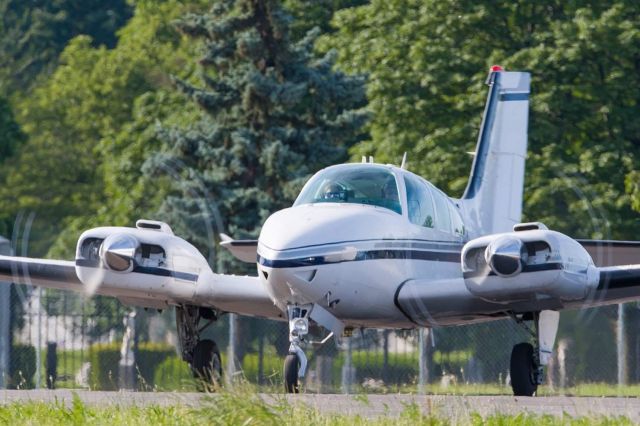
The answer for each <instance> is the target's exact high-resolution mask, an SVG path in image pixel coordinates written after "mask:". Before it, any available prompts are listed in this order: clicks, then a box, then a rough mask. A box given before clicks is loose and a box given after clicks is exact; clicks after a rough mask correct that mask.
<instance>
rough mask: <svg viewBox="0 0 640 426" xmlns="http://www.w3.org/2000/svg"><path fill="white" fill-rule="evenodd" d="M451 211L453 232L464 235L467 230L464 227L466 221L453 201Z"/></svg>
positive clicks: (450, 206) (450, 205)
mask: <svg viewBox="0 0 640 426" xmlns="http://www.w3.org/2000/svg"><path fill="white" fill-rule="evenodd" d="M449 211H450V213H451V224H452V225H453V233H454V234H456V235H458V236H460V237H464V235H465V233H466V231H465V229H464V222H463V221H462V217H460V213H458V209H457V208H456V207H455V206H454V205H453V204H451V203H449Z"/></svg>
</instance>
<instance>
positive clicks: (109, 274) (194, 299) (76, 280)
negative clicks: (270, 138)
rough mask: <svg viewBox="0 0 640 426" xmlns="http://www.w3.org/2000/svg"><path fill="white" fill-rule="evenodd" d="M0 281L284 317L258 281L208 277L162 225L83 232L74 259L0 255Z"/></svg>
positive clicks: (201, 261) (138, 302)
mask: <svg viewBox="0 0 640 426" xmlns="http://www.w3.org/2000/svg"><path fill="white" fill-rule="evenodd" d="M147 222H149V221H147ZM147 224H148V223H147ZM167 228H168V227H167ZM0 279H2V280H5V281H6V282H13V283H17V284H26V285H34V286H40V287H45V288H52V289H59V290H71V291H75V292H78V293H82V294H85V295H87V296H92V295H94V294H97V295H104V296H111V297H115V298H117V299H119V300H120V301H122V302H123V303H125V304H129V305H135V306H141V307H151V308H167V307H169V306H180V305H191V306H202V307H210V308H214V309H216V310H218V311H221V312H233V313H239V314H242V315H249V316H259V317H265V318H271V319H282V318H283V317H284V315H283V312H282V311H281V310H280V309H279V308H277V307H276V306H275V305H274V303H273V301H272V300H271V298H270V296H269V294H268V293H267V291H266V289H265V287H264V285H263V284H262V282H261V281H260V279H259V278H258V277H256V276H235V275H224V274H217V273H214V272H213V271H212V270H211V268H210V267H209V265H208V263H207V261H206V259H205V258H204V257H203V256H202V255H201V254H200V252H199V251H198V250H197V249H196V248H195V247H193V246H192V245H191V244H189V243H188V242H186V241H185V240H183V239H181V238H179V237H176V236H175V235H173V232H170V229H169V231H166V228H160V227H158V228H152V227H148V226H138V228H124V227H104V228H95V229H92V230H89V231H87V232H85V233H83V234H82V236H81V237H80V239H79V241H78V248H77V250H76V259H75V261H61V260H48V259H35V258H25V257H16V256H0Z"/></svg>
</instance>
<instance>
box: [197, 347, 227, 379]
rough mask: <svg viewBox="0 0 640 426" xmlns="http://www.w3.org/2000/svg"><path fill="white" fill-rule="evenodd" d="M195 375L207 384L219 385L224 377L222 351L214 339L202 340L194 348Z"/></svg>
mask: <svg viewBox="0 0 640 426" xmlns="http://www.w3.org/2000/svg"><path fill="white" fill-rule="evenodd" d="M191 369H192V370H193V376H194V377H195V378H197V379H202V380H203V381H204V382H205V383H207V384H213V385H219V384H220V383H221V379H222V360H221V358H220V351H219V350H218V346H217V345H216V343H215V342H214V341H213V340H200V341H199V342H198V344H197V345H196V347H195V348H194V350H193V362H192V364H191Z"/></svg>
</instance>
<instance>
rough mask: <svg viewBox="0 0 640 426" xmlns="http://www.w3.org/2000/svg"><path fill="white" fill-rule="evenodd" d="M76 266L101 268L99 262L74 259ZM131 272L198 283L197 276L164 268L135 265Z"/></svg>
mask: <svg viewBox="0 0 640 426" xmlns="http://www.w3.org/2000/svg"><path fill="white" fill-rule="evenodd" d="M76 266H82V267H85V268H100V267H101V265H100V262H99V261H98V262H96V261H94V260H87V259H76ZM131 272H135V273H136V274H145V275H155V276H158V277H173V278H177V279H179V280H185V281H193V282H196V281H198V275H196V274H190V273H188V272H179V271H172V270H170V269H164V268H154V267H150V266H140V265H135V266H134V267H133V270H132V271H131Z"/></svg>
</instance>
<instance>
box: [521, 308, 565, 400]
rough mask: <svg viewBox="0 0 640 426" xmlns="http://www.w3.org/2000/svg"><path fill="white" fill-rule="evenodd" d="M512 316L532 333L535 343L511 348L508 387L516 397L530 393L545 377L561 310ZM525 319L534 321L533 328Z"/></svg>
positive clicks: (536, 388) (532, 393) (534, 390)
mask: <svg viewBox="0 0 640 426" xmlns="http://www.w3.org/2000/svg"><path fill="white" fill-rule="evenodd" d="M514 319H515V320H516V322H518V323H519V324H521V325H522V326H523V327H524V328H525V329H526V330H527V331H529V332H530V333H531V335H532V337H533V341H534V345H532V344H530V343H518V344H517V345H515V346H514V347H513V350H512V351H511V364H510V369H509V371H510V375H511V388H512V389H513V394H514V395H515V396H533V395H534V394H535V393H536V391H537V390H538V385H540V384H542V382H543V380H544V366H546V365H547V364H548V363H549V361H550V360H551V357H552V355H553V344H554V342H555V340H556V333H557V332H558V322H559V319H560V313H559V312H557V311H541V312H533V313H531V314H525V315H522V316H520V317H517V316H515V315H514ZM526 320H531V321H533V324H534V328H535V329H531V328H530V327H529V326H528V325H527V324H526V323H525V321H526Z"/></svg>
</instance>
